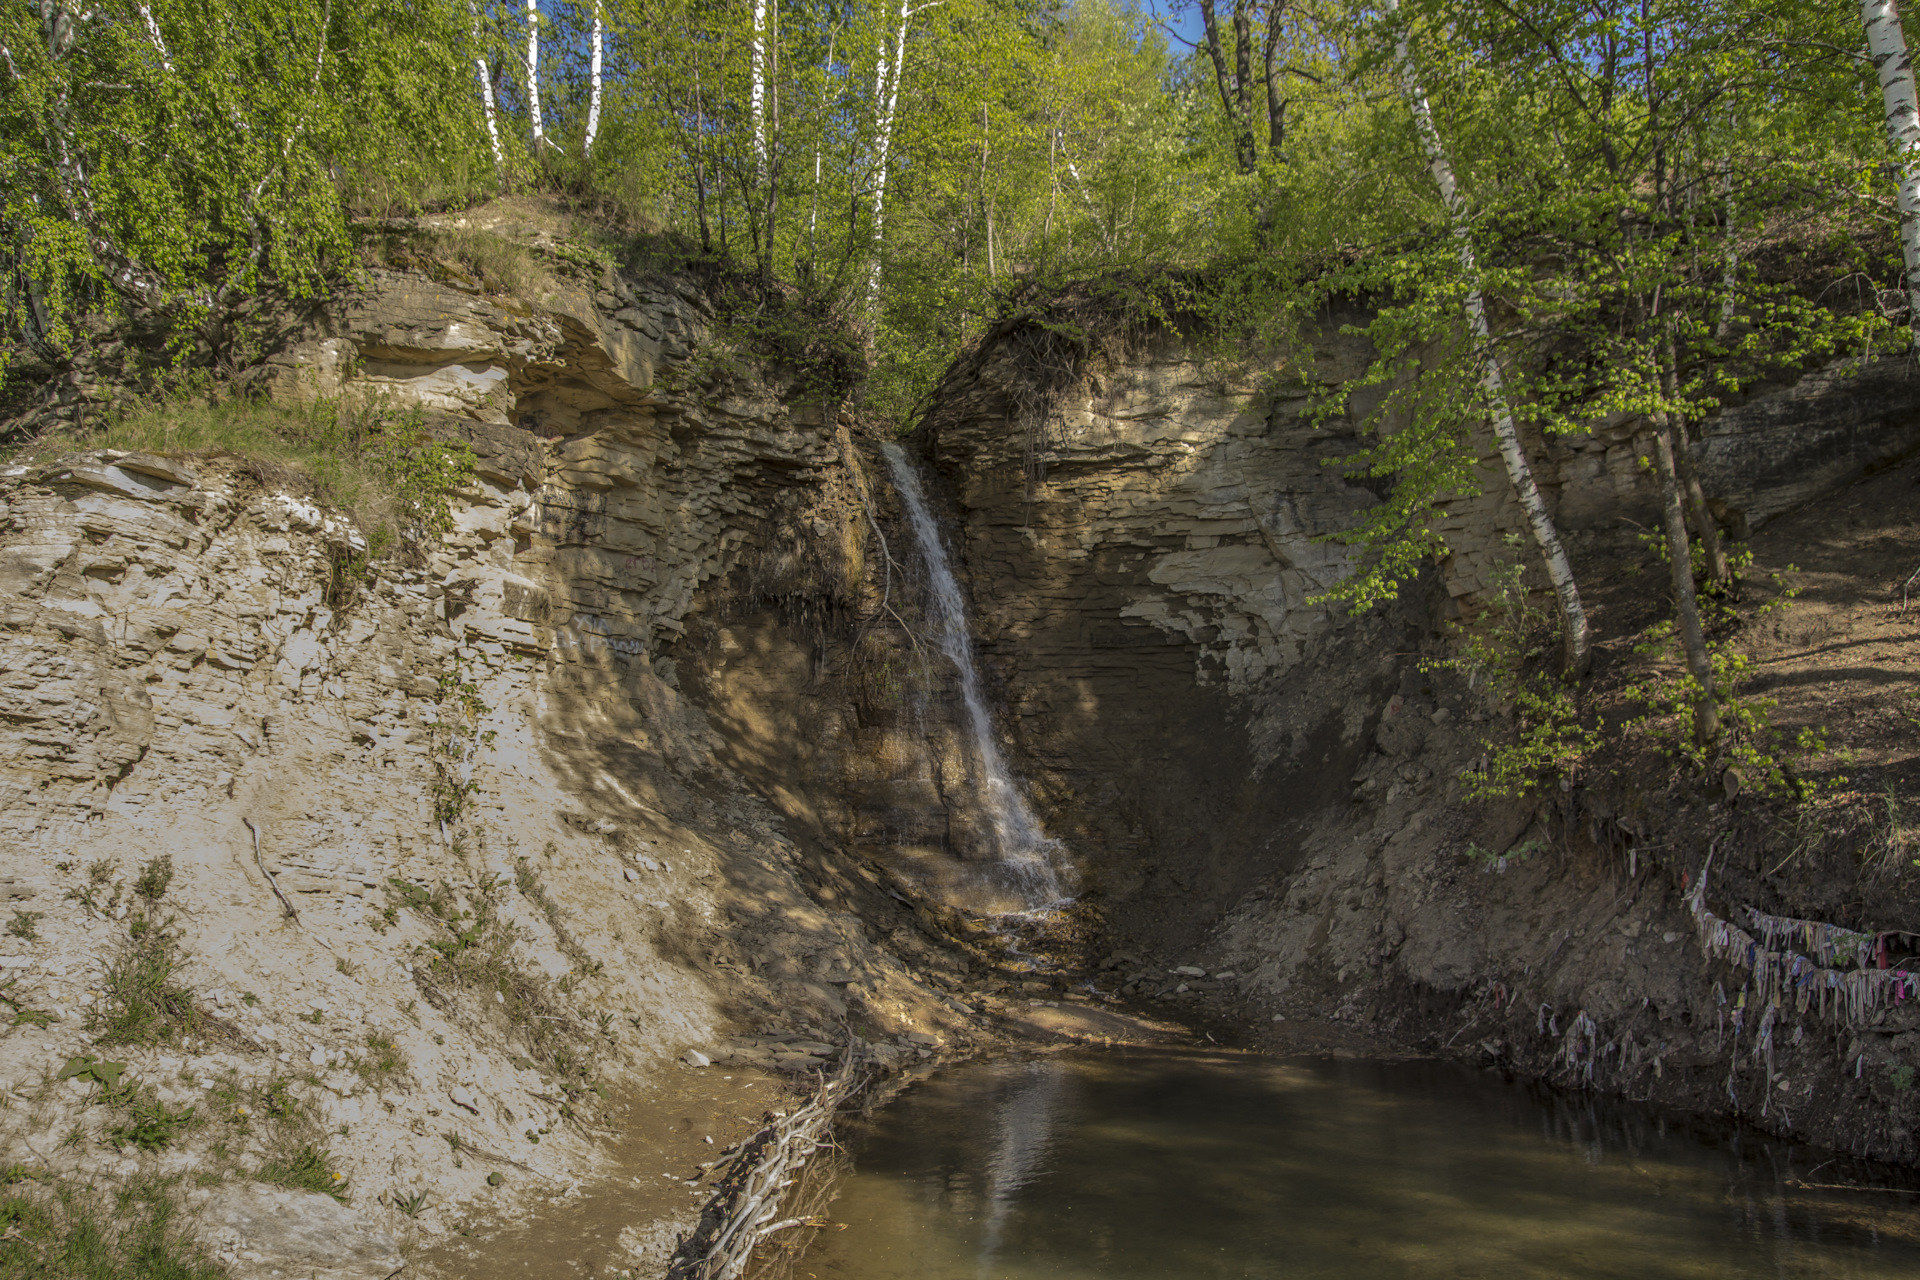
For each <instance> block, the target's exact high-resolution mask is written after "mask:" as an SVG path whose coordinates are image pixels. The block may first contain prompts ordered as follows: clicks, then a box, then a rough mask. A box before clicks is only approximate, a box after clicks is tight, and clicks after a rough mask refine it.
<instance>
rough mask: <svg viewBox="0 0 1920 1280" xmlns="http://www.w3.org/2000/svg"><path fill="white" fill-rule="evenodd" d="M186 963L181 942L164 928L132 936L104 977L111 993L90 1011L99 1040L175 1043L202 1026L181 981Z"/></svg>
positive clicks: (91, 1025)
mask: <svg viewBox="0 0 1920 1280" xmlns="http://www.w3.org/2000/svg"><path fill="white" fill-rule="evenodd" d="M181 963H182V962H181V958H180V951H179V947H178V944H176V943H175V941H174V939H173V937H172V935H170V934H169V933H167V932H166V930H164V929H162V928H148V929H146V930H144V931H142V932H141V934H140V936H138V937H135V938H130V939H128V941H127V943H126V944H125V945H124V946H123V947H122V948H121V950H120V954H119V955H118V956H116V957H114V960H113V962H112V963H111V964H109V965H108V966H107V972H106V976H105V978H103V979H102V981H101V986H102V988H103V990H104V992H105V997H106V998H105V999H104V1000H102V1001H101V1002H100V1003H99V1004H97V1005H95V1006H94V1008H93V1011H92V1012H91V1013H90V1014H89V1019H88V1024H87V1026H88V1029H89V1030H91V1031H94V1032H96V1033H97V1034H96V1036H95V1038H94V1043H95V1044H97V1045H101V1046H109V1045H122V1044H127V1045H157V1044H173V1043H176V1042H177V1041H179V1040H180V1039H181V1038H183V1037H184V1036H187V1035H189V1034H191V1033H193V1032H194V1031H195V1030H197V1029H199V1027H200V1025H201V1023H202V1021H203V1020H204V1017H205V1015H203V1014H202V1013H201V1012H200V1010H199V1009H197V1008H196V1007H195V1006H194V1003H193V993H192V992H191V991H189V990H188V989H187V988H186V987H185V986H183V985H182V984H181V983H180V981H179V972H180V968H181Z"/></svg>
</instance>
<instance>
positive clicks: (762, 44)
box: [747, 0, 767, 188]
mask: <svg viewBox="0 0 1920 1280" xmlns="http://www.w3.org/2000/svg"><path fill="white" fill-rule="evenodd" d="M747 119H748V124H749V126H750V127H751V128H752V131H753V182H754V185H755V186H757V187H761V188H764V187H765V186H766V184H767V0H753V33H752V36H751V37H750V39H749V41H748V44H747Z"/></svg>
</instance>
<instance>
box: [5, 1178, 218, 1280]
mask: <svg viewBox="0 0 1920 1280" xmlns="http://www.w3.org/2000/svg"><path fill="white" fill-rule="evenodd" d="M38 1180H40V1179H36V1181H38ZM7 1181H8V1183H9V1184H10V1189H9V1191H8V1192H7V1193H4V1194H0V1277H4V1278H5V1280H223V1278H224V1277H225V1276H227V1274H228V1273H227V1271H226V1269H225V1268H224V1267H222V1266H220V1265H219V1264H218V1263H217V1262H215V1261H213V1260H212V1259H211V1258H209V1257H207V1256H206V1255H205V1254H204V1253H202V1252H201V1251H200V1249H199V1247H198V1246H197V1245H196V1244H195V1243H194V1242H193V1240H192V1239H191V1238H190V1237H189V1236H188V1234H187V1233H186V1232H185V1231H183V1230H181V1229H180V1228H179V1226H178V1222H177V1219H178V1214H179V1209H178V1206H177V1205H176V1204H175V1202H174V1199H173V1194H172V1190H171V1188H170V1186H169V1185H168V1184H167V1183H164V1182H160V1181H157V1180H144V1181H140V1182H136V1183H135V1184H133V1185H132V1186H131V1187H129V1188H127V1189H126V1190H125V1191H123V1192H122V1193H121V1194H120V1195H119V1196H118V1197H116V1198H115V1199H114V1201H113V1202H112V1203H109V1202H108V1201H107V1199H106V1198H105V1197H104V1196H102V1195H100V1194H99V1193H97V1192H94V1191H93V1190H92V1189H90V1188H89V1189H85V1190H82V1189H79V1188H75V1187H73V1186H71V1185H64V1184H55V1185H43V1186H39V1187H31V1188H21V1189H20V1190H18V1191H17V1192H16V1191H14V1190H12V1187H14V1186H17V1185H18V1183H17V1181H16V1180H15V1179H13V1178H9V1179H7Z"/></svg>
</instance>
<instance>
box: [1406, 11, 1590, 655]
mask: <svg viewBox="0 0 1920 1280" xmlns="http://www.w3.org/2000/svg"><path fill="white" fill-rule="evenodd" d="M1395 8H1397V4H1396V3H1394V0H1389V5H1388V11H1389V12H1392V11H1393V10H1394V9H1395ZM1394 64H1395V70H1396V72H1397V75H1398V78H1399V81H1400V91H1401V94H1402V95H1403V96H1404V97H1405V98H1406V101H1407V106H1408V108H1409V109H1410V110H1411V111H1412V112H1413V119H1414V127H1415V129H1416V130H1417V132H1418V134H1419V138H1420V146H1421V149H1422V150H1423V151H1424V152H1425V153H1426V157H1427V168H1428V170H1429V171H1430V172H1431V173H1432V175H1433V180H1434V184H1435V185H1436V186H1437V187H1439V189H1440V201H1441V203H1442V204H1443V205H1444V206H1445V208H1446V214H1447V221H1448V224H1449V227H1450V229H1451V232H1452V235H1453V240H1454V247H1455V252H1456V254H1457V255H1458V257H1459V260H1460V269H1461V271H1462V273H1463V274H1464V277H1465V280H1466V321H1467V328H1468V332H1469V333H1470V335H1471V338H1472V343H1473V347H1474V350H1475V354H1476V356H1477V357H1478V359H1479V361H1480V364H1481V372H1480V377H1481V384H1482V386H1483V388H1484V390H1485V393H1486V400H1487V406H1488V409H1489V410H1490V416H1491V418H1492V425H1493V436H1494V440H1495V442H1496V443H1497V444H1498V446H1499V449H1500V458H1501V461H1502V462H1503V463H1505V465H1506V469H1507V479H1508V481H1509V482H1510V483H1511V484H1512V485H1513V493H1514V497H1515V498H1517V499H1518V500H1519V503H1520V509H1521V511H1522V513H1523V514H1524V515H1525V516H1526V520H1527V528H1528V529H1529V531H1531V533H1532V534H1533V540H1534V543H1535V544H1536V545H1537V546H1538V547H1539V549H1540V556H1541V559H1542V560H1543V561H1544V562H1545V564H1546V568H1547V578H1548V580H1549V581H1550V582H1552V584H1553V591H1554V596H1555V598H1556V599H1557V600H1558V602H1559V606H1560V629H1561V643H1562V662H1561V666H1562V670H1563V671H1564V672H1565V674H1566V675H1567V676H1568V677H1569V678H1573V679H1578V678H1579V677H1581V676H1584V675H1585V674H1586V671H1587V667H1588V665H1589V664H1590V662H1591V661H1592V658H1591V654H1590V651H1589V648H1588V641H1587V613H1586V609H1585V608H1584V607H1583V606H1582V605H1581V603H1580V587H1579V584H1578V583H1577V582H1576V581H1575V580H1574V576H1573V566H1572V564H1571V563H1570V562H1569V561H1568V559H1567V553H1566V549H1565V548H1564V547H1563V546H1562V545H1561V543H1560V533H1559V530H1558V529H1556V528H1555V527H1554V522H1553V516H1552V514H1551V513H1550V512H1548V510H1547V504H1546V501H1545V500H1544V499H1543V498H1542V497H1541V496H1540V487H1539V485H1537V484H1536V483H1535V482H1534V478H1533V468H1532V467H1530V466H1528V465H1527V455H1526V451H1525V449H1524V448H1523V447H1522V446H1521V443H1520V432H1519V429H1518V428H1517V427H1516V426H1515V424H1514V420H1513V410H1512V407H1511V405H1510V403H1509V401H1508V398H1507V390H1506V386H1505V383H1504V380H1503V379H1502V377H1501V373H1500V362H1499V359H1498V357H1497V356H1496V354H1495V353H1494V352H1493V350H1492V335H1491V332H1490V330H1489V328H1488V325H1487V306H1486V300H1485V298H1484V297H1483V296H1482V294H1481V291H1480V283H1479V277H1480V267H1479V263H1478V261H1477V260H1476V258H1475V256H1474V250H1473V227H1472V221H1471V218H1470V217H1469V214H1468V209H1467V202H1466V198H1465V197H1464V196H1463V195H1462V194H1461V191H1460V186H1459V182H1458V181H1457V180H1456V178H1455V176H1454V172H1453V165H1452V163H1451V162H1450V161H1449V160H1448V159H1447V152H1446V148H1445V146H1444V145H1443V144H1442V142H1441V138H1440V130H1439V128H1438V127H1437V126H1436V125H1435V124H1434V120H1433V108H1432V106H1431V104H1430V103H1429V102H1428V100H1427V93H1426V89H1425V88H1424V87H1423V86H1422V85H1421V83H1420V77H1419V72H1418V70H1417V68H1416V67H1415V66H1414V61H1413V54H1412V49H1411V46H1410V37H1409V36H1408V34H1407V31H1406V29H1405V28H1402V29H1401V31H1400V32H1399V33H1398V34H1397V36H1396V37H1395V44H1394Z"/></svg>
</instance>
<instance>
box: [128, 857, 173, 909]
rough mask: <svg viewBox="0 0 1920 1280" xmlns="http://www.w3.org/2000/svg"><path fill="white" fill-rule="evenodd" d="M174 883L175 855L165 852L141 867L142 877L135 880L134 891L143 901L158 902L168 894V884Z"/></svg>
mask: <svg viewBox="0 0 1920 1280" xmlns="http://www.w3.org/2000/svg"><path fill="white" fill-rule="evenodd" d="M172 883H173V855H172V854H170V853H163V854H161V855H160V856H159V857H157V858H155V859H154V860H153V861H151V862H149V863H147V865H146V866H144V867H142V868H140V877H139V879H137V880H135V881H134V882H133V892H134V894H135V895H136V896H137V897H139V898H140V899H142V900H143V901H146V902H158V901H160V899H162V898H164V897H166V896H167V886H169V885H171V884H172Z"/></svg>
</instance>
